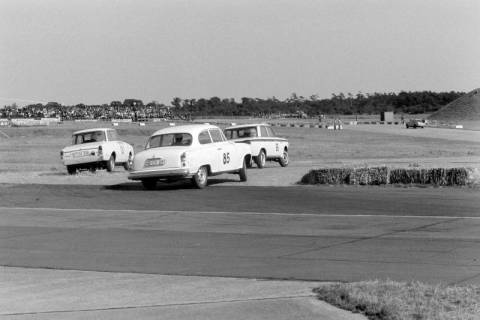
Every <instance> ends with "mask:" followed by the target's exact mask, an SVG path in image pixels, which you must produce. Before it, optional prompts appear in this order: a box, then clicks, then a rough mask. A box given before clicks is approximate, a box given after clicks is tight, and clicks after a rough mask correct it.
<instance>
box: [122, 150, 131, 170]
mask: <svg viewBox="0 0 480 320" xmlns="http://www.w3.org/2000/svg"><path fill="white" fill-rule="evenodd" d="M131 167H132V154H131V153H130V154H129V155H128V160H127V162H125V163H124V164H123V168H124V169H125V170H127V171H128V170H130V168H131Z"/></svg>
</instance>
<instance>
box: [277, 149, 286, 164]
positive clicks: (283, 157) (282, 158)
mask: <svg viewBox="0 0 480 320" xmlns="http://www.w3.org/2000/svg"><path fill="white" fill-rule="evenodd" d="M278 162H279V163H280V165H281V166H282V167H286V166H288V151H287V150H284V151H283V154H282V157H281V158H280V160H279V161H278Z"/></svg>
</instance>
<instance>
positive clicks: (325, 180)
mask: <svg viewBox="0 0 480 320" xmlns="http://www.w3.org/2000/svg"><path fill="white" fill-rule="evenodd" d="M475 173H476V171H475V170H474V169H471V168H431V169H419V168H418V169H417V168H415V169H401V168H388V167H371V168H369V167H367V168H328V169H312V170H310V172H308V173H307V174H305V175H304V176H303V177H302V180H301V181H300V182H301V183H303V184H351V185H384V184H422V185H423V184H424V185H436V186H465V185H470V184H473V183H475V180H476V179H477V178H476V177H474V175H475Z"/></svg>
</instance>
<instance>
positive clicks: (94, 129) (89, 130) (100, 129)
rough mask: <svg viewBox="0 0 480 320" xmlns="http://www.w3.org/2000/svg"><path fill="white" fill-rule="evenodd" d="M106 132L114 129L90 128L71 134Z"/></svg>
mask: <svg viewBox="0 0 480 320" xmlns="http://www.w3.org/2000/svg"><path fill="white" fill-rule="evenodd" d="M106 130H115V129H113V128H91V129H83V130H79V131H75V132H74V133H73V134H79V133H86V132H92V131H106Z"/></svg>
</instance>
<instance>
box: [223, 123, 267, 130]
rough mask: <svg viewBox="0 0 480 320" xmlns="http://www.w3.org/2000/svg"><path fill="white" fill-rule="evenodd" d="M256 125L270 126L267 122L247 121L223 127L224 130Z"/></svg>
mask: <svg viewBox="0 0 480 320" xmlns="http://www.w3.org/2000/svg"><path fill="white" fill-rule="evenodd" d="M258 126H267V127H270V125H269V124H268V123H248V124H237V125H234V126H231V127H227V128H225V130H228V129H240V128H250V127H258Z"/></svg>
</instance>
